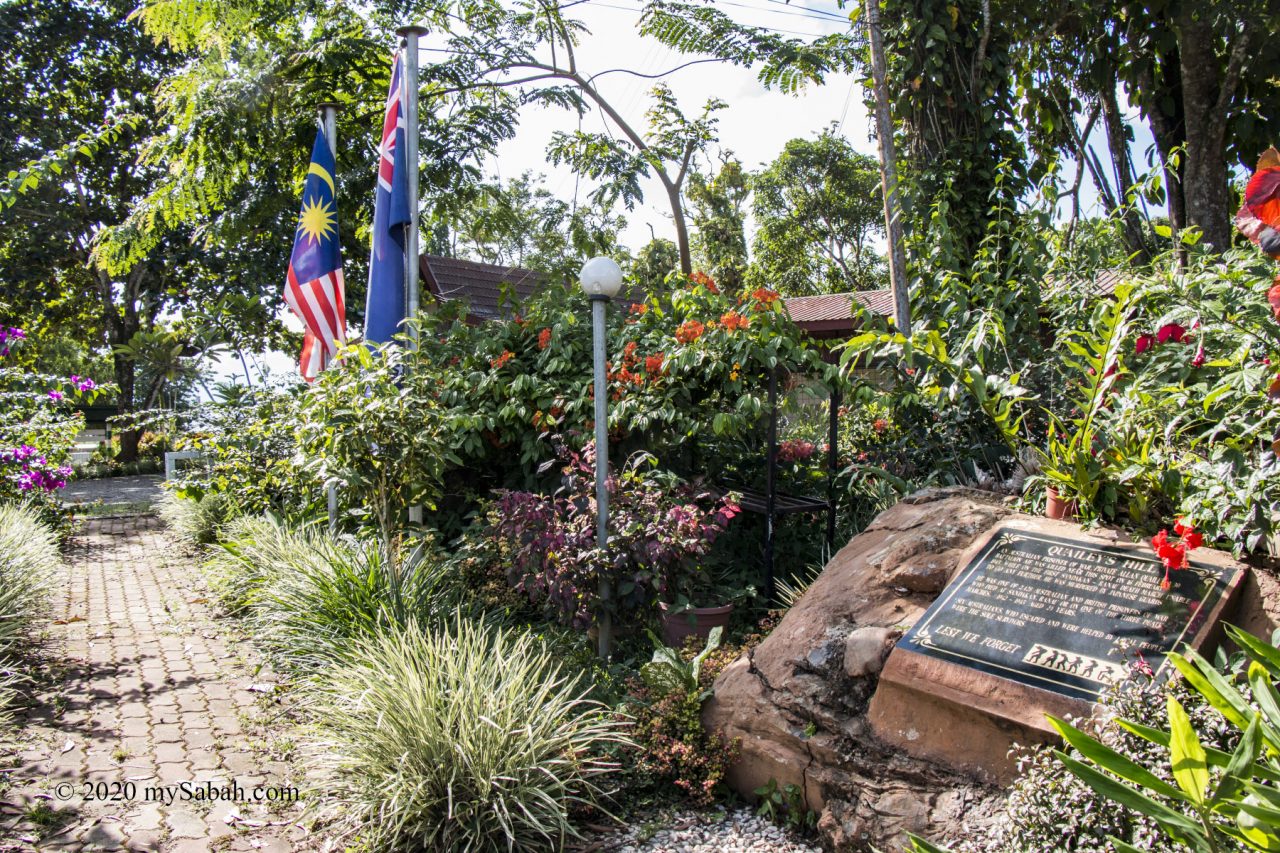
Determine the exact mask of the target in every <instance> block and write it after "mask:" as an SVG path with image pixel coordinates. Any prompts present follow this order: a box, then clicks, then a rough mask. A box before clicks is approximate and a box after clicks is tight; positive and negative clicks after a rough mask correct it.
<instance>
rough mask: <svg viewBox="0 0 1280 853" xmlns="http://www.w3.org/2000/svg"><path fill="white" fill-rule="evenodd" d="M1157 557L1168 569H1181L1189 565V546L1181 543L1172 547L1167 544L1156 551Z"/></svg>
mask: <svg viewBox="0 0 1280 853" xmlns="http://www.w3.org/2000/svg"><path fill="white" fill-rule="evenodd" d="M1156 556H1157V557H1159V558H1160V562H1162V563H1164V565H1165V568H1167V569H1181V568H1185V567H1186V565H1187V546H1186V545H1183V544H1182V543H1181V542H1179V543H1178V544H1177V545H1170V544H1168V543H1167V542H1166V543H1165V544H1164V545H1161V546H1160V547H1159V548H1157V549H1156Z"/></svg>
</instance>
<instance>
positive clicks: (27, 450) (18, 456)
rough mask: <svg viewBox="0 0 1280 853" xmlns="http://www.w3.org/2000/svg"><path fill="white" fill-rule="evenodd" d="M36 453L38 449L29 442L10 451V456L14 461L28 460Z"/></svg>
mask: <svg viewBox="0 0 1280 853" xmlns="http://www.w3.org/2000/svg"><path fill="white" fill-rule="evenodd" d="M36 453H37V451H36V449H35V448H34V447H32V446H31V445H29V444H23V445H20V446H19V447H17V448H15V449H13V450H11V451H9V455H10V458H12V459H13V461H14V462H26V461H27V460H28V459H30V458H31V457H32V456H35V455H36Z"/></svg>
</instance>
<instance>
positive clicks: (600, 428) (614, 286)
mask: <svg viewBox="0 0 1280 853" xmlns="http://www.w3.org/2000/svg"><path fill="white" fill-rule="evenodd" d="M578 283H579V284H581V285H582V291H583V292H584V293H586V294H587V296H588V297H590V299H591V344H592V345H591V351H592V355H593V357H594V358H593V361H594V374H595V389H596V546H597V547H598V548H599V549H600V557H601V559H602V560H604V555H605V549H606V547H607V546H608V544H609V490H608V487H607V485H606V481H607V480H608V478H609V411H608V406H607V395H608V393H609V389H608V384H607V382H606V381H605V369H604V361H605V331H604V316H605V308H606V307H607V306H608V304H609V300H610V299H612V298H613V297H615V296H617V295H618V291H619V290H621V289H622V268H621V267H619V266H618V264H617V263H616V262H615V261H614V260H613V259H612V258H592V259H591V260H589V261H587V262H586V263H585V264H583V265H582V271H581V272H579V273H578ZM612 595H613V590H612V588H611V585H610V583H609V577H608V573H607V572H601V575H600V617H599V622H598V623H597V625H596V628H597V630H598V632H599V641H600V657H602V658H607V657H609V640H610V637H609V635H610V633H612V631H613V618H612V616H611V615H610V614H609V599H610V598H611V597H612Z"/></svg>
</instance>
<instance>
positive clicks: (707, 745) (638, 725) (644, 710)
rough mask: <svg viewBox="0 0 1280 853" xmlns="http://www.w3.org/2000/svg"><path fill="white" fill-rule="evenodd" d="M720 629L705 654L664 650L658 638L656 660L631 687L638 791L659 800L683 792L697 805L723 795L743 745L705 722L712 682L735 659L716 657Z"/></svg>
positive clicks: (628, 703) (629, 704)
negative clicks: (729, 771)
mask: <svg viewBox="0 0 1280 853" xmlns="http://www.w3.org/2000/svg"><path fill="white" fill-rule="evenodd" d="M720 630H721V629H719V628H717V629H715V630H713V631H712V633H711V637H710V639H709V640H708V642H707V645H706V648H704V649H703V650H702V651H700V652H697V651H694V650H692V649H685V650H682V651H676V650H675V649H670V648H665V647H663V646H662V644H661V643H660V642H658V640H657V638H656V637H654V638H653V640H654V644H655V645H656V646H657V647H658V648H657V651H656V652H655V653H654V656H653V660H652V661H651V662H650V663H648V664H646V665H645V666H644V667H642V668H641V670H640V677H639V678H634V679H632V680H631V681H630V682H629V683H628V688H629V695H628V697H627V701H626V703H625V704H624V708H625V709H626V711H627V712H628V713H629V714H631V715H632V716H633V717H634V718H635V723H634V728H633V737H634V738H635V741H636V744H637V745H638V746H639V753H638V754H637V756H636V757H635V759H634V761H635V764H634V767H633V768H631V770H632V775H633V777H634V779H635V781H636V783H637V786H636V788H637V790H642V791H643V790H647V791H649V792H652V793H655V794H657V795H659V796H670V794H671V793H673V792H679V793H680V795H682V796H683V797H685V798H686V799H688V800H689V801H690V802H692V803H693V804H695V805H698V806H705V805H709V804H711V803H712V802H714V801H715V798H716V797H717V796H718V795H719V794H720V793H721V788H722V783H723V782H724V777H725V773H726V772H728V769H729V766H730V765H731V764H733V762H734V761H735V760H736V759H737V757H738V751H739V743H738V742H737V741H736V740H729V739H728V738H726V737H725V736H724V735H722V734H720V733H719V732H716V731H713V730H711V729H708V728H706V727H705V726H704V725H703V724H702V703H703V702H705V701H706V700H707V699H708V698H710V696H711V684H712V682H713V681H715V678H716V676H717V675H719V674H720V672H721V671H722V670H723V669H724V667H726V666H728V664H729V663H731V662H732V661H733V659H734V658H735V657H736V654H723V655H718V654H716V651H717V649H718V647H719V644H720ZM651 636H652V635H651Z"/></svg>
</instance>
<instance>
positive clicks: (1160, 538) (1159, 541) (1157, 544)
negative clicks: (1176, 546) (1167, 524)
mask: <svg viewBox="0 0 1280 853" xmlns="http://www.w3.org/2000/svg"><path fill="white" fill-rule="evenodd" d="M1168 541H1169V531H1167V530H1161V531H1160V532H1159V533H1157V534H1156V535H1155V536H1152V537H1151V547H1152V548H1153V549H1155V550H1156V551H1159V550H1160V549H1161V548H1163V547H1164V546H1165V543H1167V542H1168Z"/></svg>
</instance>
